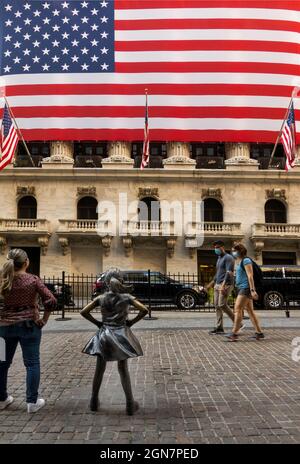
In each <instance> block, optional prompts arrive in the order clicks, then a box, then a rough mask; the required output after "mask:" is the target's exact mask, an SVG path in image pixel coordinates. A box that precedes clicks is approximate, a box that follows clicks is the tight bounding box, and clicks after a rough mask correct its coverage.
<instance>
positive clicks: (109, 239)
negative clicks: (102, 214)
mask: <svg viewBox="0 0 300 464" xmlns="http://www.w3.org/2000/svg"><path fill="white" fill-rule="evenodd" d="M111 242H112V237H111V236H110V235H105V237H101V243H102V246H103V249H104V255H105V256H108V255H109V253H110V248H111Z"/></svg>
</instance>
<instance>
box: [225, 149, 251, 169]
mask: <svg viewBox="0 0 300 464" xmlns="http://www.w3.org/2000/svg"><path fill="white" fill-rule="evenodd" d="M225 151H226V161H225V165H226V168H227V169H231V170H234V171H239V170H241V169H243V168H244V170H247V171H248V170H249V169H251V170H257V169H258V167H259V166H258V161H257V160H254V159H251V158H250V143H231V142H230V143H226V144H225Z"/></svg>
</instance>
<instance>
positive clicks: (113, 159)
mask: <svg viewBox="0 0 300 464" xmlns="http://www.w3.org/2000/svg"><path fill="white" fill-rule="evenodd" d="M114 163H124V164H128V165H133V164H134V161H133V159H131V158H128V157H127V156H125V155H112V156H109V157H108V158H104V159H103V160H102V164H104V165H105V164H114Z"/></svg>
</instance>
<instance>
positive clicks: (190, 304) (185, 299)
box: [177, 292, 196, 309]
mask: <svg viewBox="0 0 300 464" xmlns="http://www.w3.org/2000/svg"><path fill="white" fill-rule="evenodd" d="M195 306H196V297H195V295H194V294H193V293H191V292H184V293H181V294H180V295H179V297H178V299H177V307H178V308H179V309H194V308H195Z"/></svg>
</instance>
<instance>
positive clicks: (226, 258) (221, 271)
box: [205, 240, 234, 335]
mask: <svg viewBox="0 0 300 464" xmlns="http://www.w3.org/2000/svg"><path fill="white" fill-rule="evenodd" d="M213 246H214V250H215V253H216V255H217V256H218V260H217V265H216V274H215V276H214V278H213V280H212V281H211V282H209V284H208V285H207V286H206V287H205V289H206V290H208V289H209V288H211V287H214V305H215V308H216V315H217V325H216V327H215V329H213V330H211V331H210V332H209V333H210V334H211V335H217V334H224V327H223V313H224V312H225V313H226V314H227V316H228V317H229V318H230V319H231V320H232V321H234V314H233V311H232V310H231V309H230V307H229V306H228V298H229V295H230V293H231V291H232V289H233V279H234V277H233V271H234V258H233V257H232V256H231V255H230V254H228V253H226V251H225V245H224V242H222V241H221V240H217V241H216V242H214V243H213Z"/></svg>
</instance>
